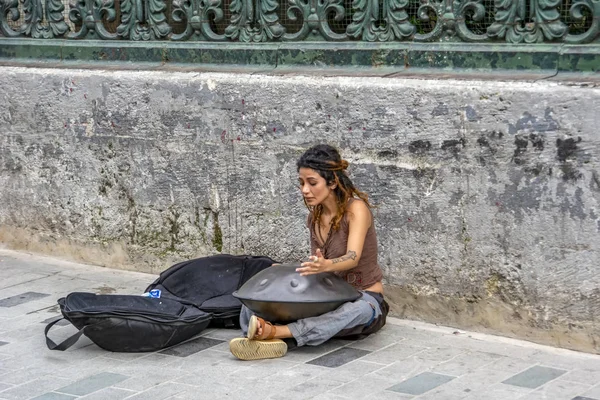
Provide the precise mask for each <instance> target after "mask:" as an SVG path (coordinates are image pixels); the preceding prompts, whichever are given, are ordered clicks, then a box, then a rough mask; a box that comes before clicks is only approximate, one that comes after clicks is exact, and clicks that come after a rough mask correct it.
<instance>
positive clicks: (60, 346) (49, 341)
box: [44, 318, 87, 351]
mask: <svg viewBox="0 0 600 400" xmlns="http://www.w3.org/2000/svg"><path fill="white" fill-rule="evenodd" d="M63 319H64V318H58V319H57V320H55V321H52V322H50V323H49V324H48V325H46V329H44V335H45V336H46V346H48V348H49V349H50V350H59V351H65V350H66V349H68V348H69V347H71V346H73V345H74V344H75V343H77V341H78V340H79V338H80V337H81V335H83V331H84V329H85V328H86V327H87V326H84V327H83V328H81V329H80V330H79V331H77V332H76V333H75V334H74V335H72V336H69V337H68V338H66V339H65V340H63V342H62V343H59V344H56V343H54V342H53V341H52V339H50V338H49V337H48V332H49V331H50V328H52V327H53V326H54V324H56V323H57V322H58V321H61V320H63Z"/></svg>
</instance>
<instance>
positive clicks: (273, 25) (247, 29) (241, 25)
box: [225, 0, 285, 42]
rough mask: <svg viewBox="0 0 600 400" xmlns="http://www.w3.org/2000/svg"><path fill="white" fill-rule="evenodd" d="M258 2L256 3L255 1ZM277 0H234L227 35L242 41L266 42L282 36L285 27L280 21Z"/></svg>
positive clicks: (226, 29)
mask: <svg viewBox="0 0 600 400" xmlns="http://www.w3.org/2000/svg"><path fill="white" fill-rule="evenodd" d="M254 2H256V3H254ZM278 6H279V3H278V1H277V0H233V1H232V2H231V4H230V7H229V9H230V10H231V24H230V25H229V26H228V27H227V28H225V36H227V37H228V38H229V39H231V40H239V41H241V42H266V41H273V40H277V39H279V38H281V37H282V36H283V34H284V33H285V28H284V27H283V26H282V25H281V24H280V23H279V18H278V16H277V13H276V10H277V8H278Z"/></svg>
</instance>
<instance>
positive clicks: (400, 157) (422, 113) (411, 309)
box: [0, 68, 600, 352]
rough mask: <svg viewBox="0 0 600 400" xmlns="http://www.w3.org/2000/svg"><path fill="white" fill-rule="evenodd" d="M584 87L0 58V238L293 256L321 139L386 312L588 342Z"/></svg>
mask: <svg viewBox="0 0 600 400" xmlns="http://www.w3.org/2000/svg"><path fill="white" fill-rule="evenodd" d="M599 110H600V89H597V88H593V87H581V86H569V85H560V84H557V83H549V82H540V83H525V82H512V83H511V82H486V81H477V82H475V81H449V80H445V81H436V80H403V79H382V78H355V77H353V78H311V77H299V76H293V77H292V76H290V77H275V76H270V77H269V76H257V75H253V76H251V75H240V74H197V73H189V74H187V73H164V72H100V71H74V70H64V71H61V70H41V69H40V70H36V69H18V68H2V69H1V74H0V132H1V134H2V143H1V146H2V147H1V150H0V187H1V190H0V202H1V203H0V204H2V207H1V208H0V224H1V229H0V241H2V242H3V243H5V244H6V245H8V246H11V247H14V248H26V249H30V250H35V251H43V252H46V253H53V254H57V255H62V256H65V257H71V258H76V259H78V260H83V261H88V262H93V263H99V264H102V265H106V266H110V267H125V268H135V269H139V270H146V271H153V272H157V271H159V270H162V269H164V268H166V267H167V266H168V265H169V264H170V263H171V262H174V261H175V260H180V259H182V258H189V257H195V256H201V255H207V254H213V253H216V252H219V251H222V252H227V253H249V254H265V255H269V256H271V257H273V258H275V259H279V260H297V259H300V258H301V257H303V256H305V255H306V254H307V232H306V229H305V227H304V221H305V213H306V210H305V209H304V206H303V204H302V201H301V198H300V194H299V193H298V190H297V188H296V187H295V183H296V172H295V160H296V158H297V157H298V155H299V154H300V153H301V152H302V150H303V149H305V148H307V147H308V146H309V145H311V144H314V143H317V142H328V143H331V144H334V145H337V146H339V147H340V148H341V149H342V151H343V153H344V156H345V157H346V158H347V159H349V160H350V161H351V162H352V166H351V174H352V176H353V178H354V180H355V181H356V183H357V184H358V185H359V187H361V188H362V189H363V190H365V191H367V192H368V193H369V194H370V195H371V198H372V200H373V202H374V203H375V204H376V205H377V208H376V210H375V214H376V219H377V221H376V223H377V230H378V234H379V240H380V244H381V248H380V256H381V258H380V259H381V265H382V267H383V268H384V270H385V279H386V283H387V295H388V297H389V299H390V301H391V302H392V305H393V312H394V314H395V315H396V316H401V317H407V318H417V319H423V320H427V321H435V322H440V323H444V324H451V325H455V326H459V327H464V328H470V329H478V330H487V331H493V332H500V333H503V334H506V335H509V336H517V337H522V338H530V339H532V340H534V341H538V342H543V343H550V344H554V345H558V346H564V347H568V348H574V349H582V350H587V351H593V352H600V344H599V342H600V327H599V326H598V323H597V319H598V318H600V161H599V154H600V131H599V129H598V126H600V116H599V115H600V114H599Z"/></svg>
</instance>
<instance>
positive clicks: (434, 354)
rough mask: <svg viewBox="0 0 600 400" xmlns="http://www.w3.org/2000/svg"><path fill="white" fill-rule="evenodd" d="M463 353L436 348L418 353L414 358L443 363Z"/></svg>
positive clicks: (451, 349) (454, 349) (457, 350)
mask: <svg viewBox="0 0 600 400" xmlns="http://www.w3.org/2000/svg"><path fill="white" fill-rule="evenodd" d="M464 353H465V350H464V349H457V348H454V347H440V346H436V347H434V348H430V349H428V350H425V351H422V352H419V353H418V354H416V355H415V357H416V358H420V359H423V360H427V361H434V362H436V363H443V362H446V361H448V360H452V359H453V358H455V357H457V356H459V355H461V354H464Z"/></svg>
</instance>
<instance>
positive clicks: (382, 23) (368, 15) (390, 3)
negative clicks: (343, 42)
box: [346, 0, 416, 42]
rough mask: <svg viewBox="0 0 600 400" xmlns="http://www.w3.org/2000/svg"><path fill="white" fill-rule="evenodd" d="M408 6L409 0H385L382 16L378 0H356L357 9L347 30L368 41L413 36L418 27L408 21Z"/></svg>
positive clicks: (354, 3) (353, 5) (352, 34)
mask: <svg viewBox="0 0 600 400" xmlns="http://www.w3.org/2000/svg"><path fill="white" fill-rule="evenodd" d="M407 6H408V0H383V4H382V7H381V18H380V15H379V14H380V7H379V1H378V0H354V1H353V2H352V8H354V9H355V10H356V11H355V12H354V15H353V16H352V23H351V24H350V25H348V28H347V30H346V32H347V34H348V36H350V37H353V38H359V37H360V38H361V39H362V40H365V41H368V42H374V41H382V42H384V41H391V40H402V39H405V38H409V37H412V36H413V35H414V34H415V32H416V27H415V26H414V25H412V24H411V23H410V22H409V21H408V13H407V12H406V7H407Z"/></svg>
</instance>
